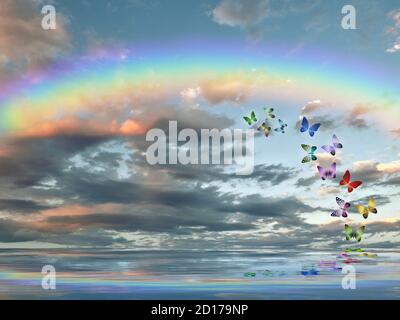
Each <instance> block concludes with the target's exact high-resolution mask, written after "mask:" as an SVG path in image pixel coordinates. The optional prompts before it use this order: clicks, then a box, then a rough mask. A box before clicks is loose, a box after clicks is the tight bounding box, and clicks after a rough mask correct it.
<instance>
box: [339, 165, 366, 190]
mask: <svg viewBox="0 0 400 320" xmlns="http://www.w3.org/2000/svg"><path fill="white" fill-rule="evenodd" d="M340 185H341V186H346V187H347V191H348V192H353V190H354V189H356V188H358V187H359V186H361V185H362V181H352V182H351V181H350V171H349V170H347V171H346V172H345V174H344V176H343V179H342V180H340Z"/></svg>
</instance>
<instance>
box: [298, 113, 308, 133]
mask: <svg viewBox="0 0 400 320" xmlns="http://www.w3.org/2000/svg"><path fill="white" fill-rule="evenodd" d="M308 128H309V124H308V120H307V118H306V117H303V120H302V121H301V128H300V132H306V131H307V130H308Z"/></svg>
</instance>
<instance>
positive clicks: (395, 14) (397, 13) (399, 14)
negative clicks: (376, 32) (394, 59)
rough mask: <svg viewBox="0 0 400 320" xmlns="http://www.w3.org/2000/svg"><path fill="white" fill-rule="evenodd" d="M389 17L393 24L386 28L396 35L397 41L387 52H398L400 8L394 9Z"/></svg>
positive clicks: (388, 32)
mask: <svg viewBox="0 0 400 320" xmlns="http://www.w3.org/2000/svg"><path fill="white" fill-rule="evenodd" d="M388 16H389V18H390V19H391V20H392V22H393V25H391V26H389V27H387V28H386V30H385V32H386V33H387V34H389V35H391V36H394V37H395V41H394V43H393V45H392V47H391V48H388V49H387V50H386V52H389V53H396V52H398V51H400V10H394V11H391V12H390V13H389V15H388Z"/></svg>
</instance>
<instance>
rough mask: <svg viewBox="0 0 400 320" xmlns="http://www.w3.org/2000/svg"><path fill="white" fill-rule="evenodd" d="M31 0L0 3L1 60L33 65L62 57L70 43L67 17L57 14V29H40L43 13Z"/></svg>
mask: <svg viewBox="0 0 400 320" xmlns="http://www.w3.org/2000/svg"><path fill="white" fill-rule="evenodd" d="M40 12H41V11H40V8H39V7H38V6H36V5H35V2H34V1H25V0H4V1H1V4H0V47H1V53H0V61H2V62H3V65H4V64H8V65H17V66H18V68H17V69H18V70H20V69H21V68H24V66H27V67H28V68H32V67H33V68H35V67H38V66H41V65H44V64H45V63H46V62H48V61H50V60H53V59H54V58H56V57H59V56H61V55H62V54H63V53H64V52H65V51H66V50H68V49H69V48H70V46H71V39H70V36H69V34H68V32H67V29H66V25H67V23H66V20H65V18H64V17H63V16H62V15H61V14H57V29H56V30H50V31H49V30H43V29H42V26H41V20H42V18H43V15H41V13H40Z"/></svg>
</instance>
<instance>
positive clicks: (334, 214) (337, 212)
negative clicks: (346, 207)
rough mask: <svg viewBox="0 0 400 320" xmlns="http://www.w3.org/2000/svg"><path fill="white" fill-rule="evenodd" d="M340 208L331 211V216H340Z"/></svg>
mask: <svg viewBox="0 0 400 320" xmlns="http://www.w3.org/2000/svg"><path fill="white" fill-rule="evenodd" d="M340 214H341V210H335V211H333V212H332V213H331V217H340Z"/></svg>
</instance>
